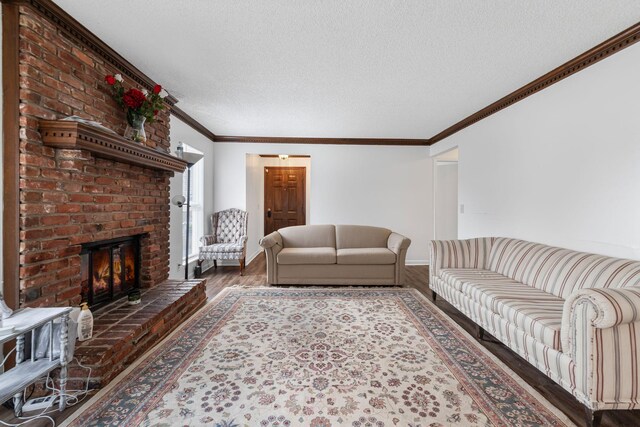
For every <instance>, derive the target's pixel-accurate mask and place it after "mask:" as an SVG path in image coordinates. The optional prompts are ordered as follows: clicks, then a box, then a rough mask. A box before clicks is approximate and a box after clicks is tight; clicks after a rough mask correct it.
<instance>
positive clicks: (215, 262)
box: [213, 259, 218, 270]
mask: <svg viewBox="0 0 640 427" xmlns="http://www.w3.org/2000/svg"><path fill="white" fill-rule="evenodd" d="M217 268H218V260H215V259H214V260H213V269H214V270H215V269H217Z"/></svg>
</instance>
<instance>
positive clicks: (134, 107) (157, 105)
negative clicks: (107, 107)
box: [104, 74, 168, 144]
mask: <svg viewBox="0 0 640 427" xmlns="http://www.w3.org/2000/svg"><path fill="white" fill-rule="evenodd" d="M104 80H105V81H106V82H107V84H108V85H109V86H111V91H112V92H113V97H114V99H115V100H116V102H118V105H120V106H121V107H122V108H124V109H125V110H126V113H127V130H126V131H125V133H124V137H125V138H127V139H130V140H132V141H135V142H137V143H140V144H142V143H144V142H145V141H146V140H147V134H146V132H145V130H144V125H145V123H153V121H154V120H155V118H156V115H157V114H158V112H159V111H160V110H162V109H164V98H165V97H166V96H167V95H168V94H167V91H165V90H164V89H163V88H162V86H160V85H155V86H154V87H153V90H152V91H151V93H149V91H148V90H146V89H136V88H130V89H128V90H125V88H124V86H123V81H124V79H123V78H122V76H121V75H120V74H116V75H108V76H106V77H105V78H104Z"/></svg>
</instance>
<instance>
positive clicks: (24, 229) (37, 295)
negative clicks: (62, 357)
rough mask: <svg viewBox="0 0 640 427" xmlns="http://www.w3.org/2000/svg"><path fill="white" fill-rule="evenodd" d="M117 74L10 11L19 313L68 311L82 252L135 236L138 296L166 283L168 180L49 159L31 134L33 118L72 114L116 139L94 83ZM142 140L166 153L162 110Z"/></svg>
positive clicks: (83, 156) (120, 119)
mask: <svg viewBox="0 0 640 427" xmlns="http://www.w3.org/2000/svg"><path fill="white" fill-rule="evenodd" d="M118 72H119V71H118V70H116V69H114V68H113V67H112V66H111V65H110V64H108V63H105V62H104V61H103V60H102V59H100V58H99V57H98V56H97V55H95V54H93V52H91V51H89V50H87V49H85V48H84V47H83V46H82V45H81V44H79V43H76V42H75V41H73V40H72V39H70V38H68V37H66V36H65V35H64V34H62V33H61V32H60V31H58V30H57V29H56V27H55V26H54V25H53V24H51V23H50V22H49V21H47V20H45V19H44V18H42V17H40V16H39V15H38V14H37V13H35V12H33V11H32V10H31V9H29V8H28V7H25V6H22V7H20V300H21V305H27V306H41V305H69V304H77V303H78V302H79V301H80V255H79V254H80V250H81V244H82V243H86V242H92V241H97V240H103V239H110V238H115V237H122V236H130V235H135V234H143V238H142V239H141V244H142V247H141V260H142V263H141V284H142V286H143V287H150V286H153V285H155V284H158V283H160V282H161V281H163V280H165V279H166V278H167V277H168V273H169V177H170V176H171V173H170V172H162V171H157V170H154V169H146V168H141V167H138V166H132V165H129V164H125V163H120V162H114V161H110V160H105V159H100V158H94V157H93V156H92V155H91V153H89V152H86V151H80V150H55V149H52V148H50V147H46V146H44V145H43V144H42V140H41V137H40V133H39V131H38V120H39V119H41V118H44V119H60V118H63V117H66V116H68V115H72V114H75V115H78V116H81V117H83V118H87V119H91V120H96V121H99V122H102V123H103V124H104V125H105V126H107V127H109V128H111V129H113V130H115V131H116V132H118V133H119V134H123V132H124V130H125V127H126V119H125V114H124V112H123V111H122V110H121V108H120V107H118V105H117V104H116V102H115V101H114V100H113V99H112V97H111V94H110V91H109V89H108V88H107V87H106V85H105V84H104V83H103V82H104V76H105V75H106V74H115V73H118ZM124 78H125V83H127V77H126V76H124ZM146 133H147V138H148V141H147V145H149V146H151V147H161V148H162V149H164V150H166V151H168V149H169V114H168V112H167V110H164V111H163V112H161V113H160V115H159V119H158V120H157V121H156V122H155V123H153V124H150V125H147V126H146Z"/></svg>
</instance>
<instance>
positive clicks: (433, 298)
mask: <svg viewBox="0 0 640 427" xmlns="http://www.w3.org/2000/svg"><path fill="white" fill-rule="evenodd" d="M437 297H438V294H436V291H431V300H432V301H433V302H436V298H437Z"/></svg>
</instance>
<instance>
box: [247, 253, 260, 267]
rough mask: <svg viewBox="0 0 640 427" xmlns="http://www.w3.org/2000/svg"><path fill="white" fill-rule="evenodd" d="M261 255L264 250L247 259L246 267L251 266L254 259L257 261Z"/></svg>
mask: <svg viewBox="0 0 640 427" xmlns="http://www.w3.org/2000/svg"><path fill="white" fill-rule="evenodd" d="M261 253H262V250H259V251H257V252H256V253H255V254H253V255H249V256H248V257H247V261H246V265H249V264H250V263H251V261H253V260H254V259H256V257H257V256H258V255H260V254H261Z"/></svg>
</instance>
